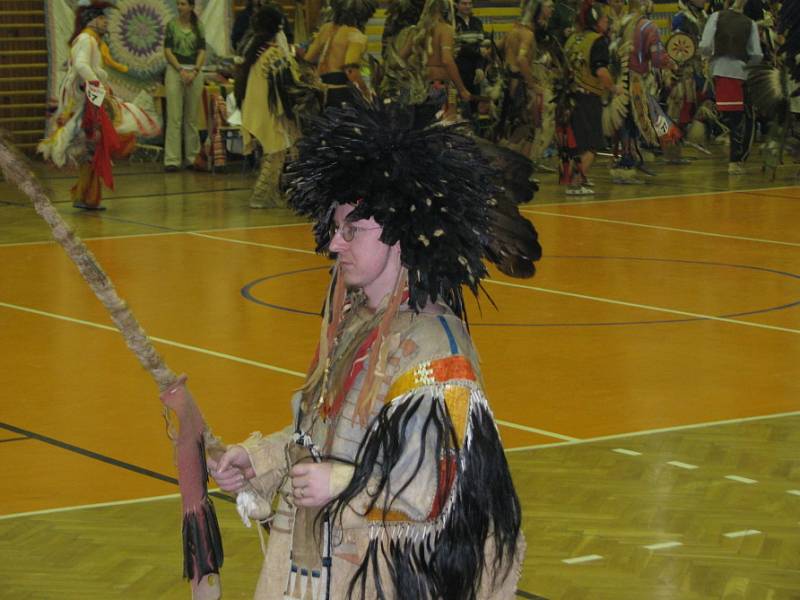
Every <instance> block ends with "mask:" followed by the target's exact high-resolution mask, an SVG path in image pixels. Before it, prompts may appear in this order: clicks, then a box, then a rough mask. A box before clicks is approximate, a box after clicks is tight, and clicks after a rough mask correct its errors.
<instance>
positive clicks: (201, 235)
mask: <svg viewBox="0 0 800 600" xmlns="http://www.w3.org/2000/svg"><path fill="white" fill-rule="evenodd" d="M187 235H191V236H194V237H199V238H207V239H209V240H218V241H223V242H231V243H233V244H242V245H245V246H258V247H260V248H269V249H270V250H284V251H286V252H300V253H302V254H312V255H314V256H317V253H316V252H314V251H313V250H301V249H298V248H289V247H287V246H276V245H275V244H264V243H262V242H251V241H249V240H237V239H234V238H226V237H222V236H219V235H209V234H207V233H197V232H196V231H192V232H187Z"/></svg>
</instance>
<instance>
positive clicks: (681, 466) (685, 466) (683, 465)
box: [667, 460, 700, 471]
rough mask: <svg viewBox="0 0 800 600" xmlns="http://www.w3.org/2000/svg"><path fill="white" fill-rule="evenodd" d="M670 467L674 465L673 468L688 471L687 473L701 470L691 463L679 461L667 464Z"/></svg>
mask: <svg viewBox="0 0 800 600" xmlns="http://www.w3.org/2000/svg"><path fill="white" fill-rule="evenodd" d="M667 464H668V465H672V466H673V467H678V468H679V469H686V470H687V471H691V470H693V469H699V468H700V467H698V466H697V465H692V464H689V463H685V462H681V461H679V460H671V461H669V462H668V463H667Z"/></svg>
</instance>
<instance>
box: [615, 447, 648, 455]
mask: <svg viewBox="0 0 800 600" xmlns="http://www.w3.org/2000/svg"><path fill="white" fill-rule="evenodd" d="M612 452H616V453H617V454H625V455H627V456H641V455H642V453H641V452H637V451H636V450H628V449H627V448H614V449H613V450H612Z"/></svg>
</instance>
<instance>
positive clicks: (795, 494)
mask: <svg viewBox="0 0 800 600" xmlns="http://www.w3.org/2000/svg"><path fill="white" fill-rule="evenodd" d="M786 493H787V494H791V495H792V496H800V490H786Z"/></svg>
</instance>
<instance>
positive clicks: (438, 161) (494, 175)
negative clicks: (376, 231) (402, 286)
mask: <svg viewBox="0 0 800 600" xmlns="http://www.w3.org/2000/svg"><path fill="white" fill-rule="evenodd" d="M309 129H310V132H309V134H308V135H307V136H306V137H304V138H303V139H302V140H300V142H299V143H298V150H299V157H298V158H297V159H296V160H294V161H293V162H291V163H289V164H288V165H287V167H286V171H285V176H284V177H285V178H284V183H285V187H286V192H287V196H288V200H289V204H290V206H292V208H294V210H295V211H297V212H298V213H300V214H301V215H305V216H308V217H310V218H311V219H313V220H314V222H315V226H314V233H315V236H316V241H317V250H318V251H326V250H327V248H328V244H329V243H330V227H331V222H332V219H333V212H334V210H335V207H336V206H337V205H338V204H352V205H354V206H355V207H356V208H355V209H354V210H353V211H352V212H351V213H350V214H349V215H348V220H352V221H357V220H360V219H368V218H370V217H372V218H374V219H375V221H376V222H377V223H378V224H379V225H381V226H382V227H383V232H382V234H381V241H382V242H383V243H385V244H387V245H393V244H395V243H397V242H399V243H400V249H401V261H402V263H403V266H404V267H406V268H407V270H408V287H409V305H410V306H411V307H412V308H413V309H415V310H419V309H421V308H423V307H424V306H425V304H426V303H427V302H428V300H431V301H436V300H437V299H442V300H443V301H444V302H446V303H447V304H448V305H449V306H450V307H451V308H452V309H453V311H454V312H455V313H456V314H457V315H459V316H461V317H464V304H463V295H462V286H463V285H466V286H467V287H468V288H469V289H470V290H471V291H472V293H473V294H476V295H477V293H478V289H479V285H480V280H481V279H482V278H483V277H485V276H486V275H487V271H486V267H485V265H484V263H483V261H484V259H487V260H491V261H492V262H497V263H498V265H505V266H507V267H508V268H507V269H506V272H508V271H510V272H509V274H510V275H514V276H529V275H532V274H533V272H534V269H533V261H535V260H538V258H539V257H540V256H541V248H540V247H539V244H538V241H537V238H536V231H535V230H534V229H533V226H532V225H531V224H530V223H529V222H528V221H527V220H525V219H524V218H523V217H522V216H520V214H519V211H518V210H517V209H516V206H515V200H516V201H519V200H518V198H514V197H513V195H514V194H515V193H516V194H518V193H519V192H518V190H515V191H511V192H506V190H505V189H504V188H503V187H501V186H502V183H503V176H502V175H501V174H500V173H498V171H497V170H495V169H494V168H493V167H492V166H491V165H490V164H489V162H488V161H487V159H486V158H485V157H484V156H483V154H482V153H481V151H480V149H479V147H478V146H477V144H476V143H475V141H474V140H473V139H472V138H471V137H469V136H468V135H465V133H462V131H461V130H460V128H459V126H455V125H441V124H440V123H437V122H436V121H435V120H434V116H433V114H432V111H424V110H418V109H417V110H415V109H414V108H413V107H408V106H403V105H401V104H398V103H393V102H384V103H378V104H371V103H367V102H359V103H357V104H355V105H346V106H343V107H342V108H336V109H329V110H328V111H326V113H325V114H324V115H323V116H322V117H321V118H319V119H316V120H315V121H314V123H313V124H312V127H310V128H309ZM501 207H502V208H501ZM512 223H513V224H515V225H516V226H510V227H509V224H512ZM500 224H502V228H501V227H499V226H498V225H500ZM495 229H496V230H497V233H498V235H499V236H501V237H503V236H505V237H506V238H508V239H500V240H497V239H495ZM523 265H527V267H525V266H523Z"/></svg>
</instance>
